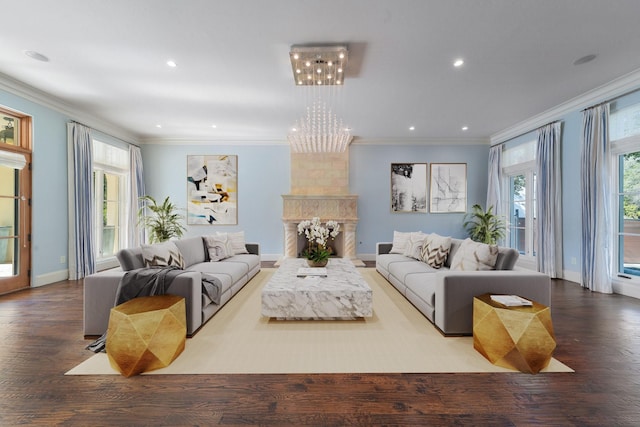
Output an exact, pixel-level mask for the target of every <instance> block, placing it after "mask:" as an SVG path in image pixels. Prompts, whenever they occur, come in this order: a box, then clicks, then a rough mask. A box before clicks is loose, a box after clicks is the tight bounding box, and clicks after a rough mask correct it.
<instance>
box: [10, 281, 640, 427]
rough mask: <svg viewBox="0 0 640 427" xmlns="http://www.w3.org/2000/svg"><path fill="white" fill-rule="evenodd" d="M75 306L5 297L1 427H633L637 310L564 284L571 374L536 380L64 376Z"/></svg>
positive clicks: (65, 294)
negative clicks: (64, 426) (107, 426)
mask: <svg viewBox="0 0 640 427" xmlns="http://www.w3.org/2000/svg"><path fill="white" fill-rule="evenodd" d="M82 298H83V296H82V282H81V281H65V282H60V283H56V284H52V285H48V286H44V287H41V288H35V289H30V290H25V291H20V292H16V293H13V294H9V295H4V296H0V372H1V375H0V425H2V426H13V425H47V426H49V425H73V426H75V425H77V426H89V425H92V426H94V425H111V426H136V425H171V426H182V425H200V426H208V425H215V424H224V425H264V426H267V425H295V426H304V425H315V426H342V425H358V426H373V425H413V426H416V425H474V426H481V425H496V426H511V425H514V426H522V425H525V426H529V425H544V426H565V425H575V426H588V425H593V426H613V425H616V426H637V425H640V301H639V300H636V299H633V298H628V297H624V296H620V295H603V294H598V293H592V292H589V291H586V290H584V289H582V288H581V287H580V286H579V285H577V284H575V283H571V282H566V281H562V280H556V281H554V282H553V298H552V301H553V303H552V316H553V322H554V327H555V333H556V338H557V342H558V347H557V349H556V352H555V354H554V356H555V357H556V358H557V359H559V360H561V361H562V362H564V363H566V364H568V365H569V366H570V367H572V368H573V369H575V370H576V372H575V373H554V374H538V375H527V374H521V373H507V374H430V375H416V374H410V375H409V374H406V375H405V374H376V375H184V376H178V375H174V376H170V375H167V376H162V375H158V376H138V377H132V378H128V379H127V378H124V377H120V376H86V377H81V376H64V375H63V374H64V373H65V372H66V371H67V370H69V369H70V368H72V367H73V366H75V365H76V364H78V363H80V362H81V361H83V360H85V359H86V358H88V357H89V356H90V353H88V352H87V351H86V350H84V346H85V345H86V344H87V343H88V341H87V340H85V339H83V336H82ZM425 321H427V320H426V319H425ZM255 357H260V355H259V354H257V355H256V356H255Z"/></svg>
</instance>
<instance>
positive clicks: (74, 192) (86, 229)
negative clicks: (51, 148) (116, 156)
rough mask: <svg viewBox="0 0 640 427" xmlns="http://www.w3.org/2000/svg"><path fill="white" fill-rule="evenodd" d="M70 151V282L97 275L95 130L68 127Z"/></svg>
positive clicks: (81, 126) (74, 124)
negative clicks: (92, 134)
mask: <svg viewBox="0 0 640 427" xmlns="http://www.w3.org/2000/svg"><path fill="white" fill-rule="evenodd" d="M67 140H68V150H69V166H68V167H69V279H71V280H78V279H82V278H83V277H85V276H87V275H89V274H92V273H95V271H96V255H95V254H96V252H95V242H94V237H93V204H94V200H93V199H94V196H93V188H92V187H93V147H92V144H93V143H92V138H91V129H89V128H88V127H86V126H83V125H81V124H79V123H68V124H67Z"/></svg>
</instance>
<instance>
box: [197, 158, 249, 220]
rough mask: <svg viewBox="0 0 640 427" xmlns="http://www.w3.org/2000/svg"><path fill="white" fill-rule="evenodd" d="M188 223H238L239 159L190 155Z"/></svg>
mask: <svg viewBox="0 0 640 427" xmlns="http://www.w3.org/2000/svg"><path fill="white" fill-rule="evenodd" d="M187 198H188V200H187V224H189V225H197V224H205V225H206V224H210V225H235V224H237V223H238V156H237V155H201V156H187Z"/></svg>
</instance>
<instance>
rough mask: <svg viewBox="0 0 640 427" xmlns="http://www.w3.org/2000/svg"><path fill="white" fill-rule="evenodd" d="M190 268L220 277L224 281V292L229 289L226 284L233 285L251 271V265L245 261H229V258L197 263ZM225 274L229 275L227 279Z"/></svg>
mask: <svg viewBox="0 0 640 427" xmlns="http://www.w3.org/2000/svg"><path fill="white" fill-rule="evenodd" d="M189 270H191V271H200V272H203V273H210V274H213V275H214V276H215V277H218V278H219V279H220V280H221V281H222V283H223V287H222V292H224V291H225V290H226V289H227V288H226V286H225V284H227V283H228V284H229V286H231V285H233V284H234V283H236V282H237V281H239V280H241V279H242V278H243V277H245V276H246V275H247V274H248V273H249V267H248V266H247V265H246V264H245V263H241V262H228V260H224V261H223V262H203V263H200V264H195V265H192V266H191V267H189ZM224 276H227V280H225V277H224ZM229 279H230V280H229Z"/></svg>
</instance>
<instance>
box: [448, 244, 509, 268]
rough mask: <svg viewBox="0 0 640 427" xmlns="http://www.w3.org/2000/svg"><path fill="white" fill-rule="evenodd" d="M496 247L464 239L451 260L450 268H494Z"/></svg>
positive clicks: (496, 255) (496, 253)
mask: <svg viewBox="0 0 640 427" xmlns="http://www.w3.org/2000/svg"><path fill="white" fill-rule="evenodd" d="M497 258H498V247H497V246H496V245H487V244H485V243H480V242H474V241H473V240H471V239H465V240H464V241H463V242H462V244H461V245H460V248H459V249H458V250H457V251H456V253H455V255H454V256H453V260H451V270H465V271H478V270H494V269H495V265H496V259H497Z"/></svg>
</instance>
